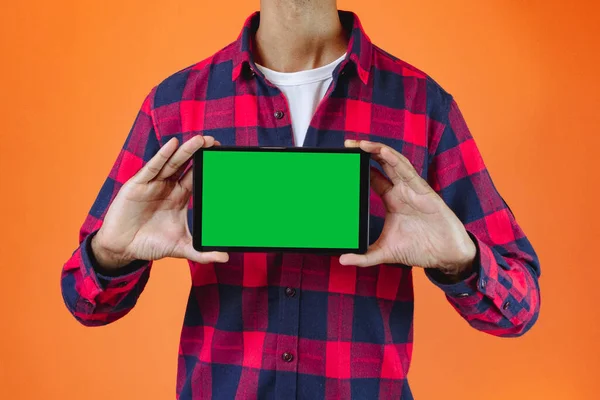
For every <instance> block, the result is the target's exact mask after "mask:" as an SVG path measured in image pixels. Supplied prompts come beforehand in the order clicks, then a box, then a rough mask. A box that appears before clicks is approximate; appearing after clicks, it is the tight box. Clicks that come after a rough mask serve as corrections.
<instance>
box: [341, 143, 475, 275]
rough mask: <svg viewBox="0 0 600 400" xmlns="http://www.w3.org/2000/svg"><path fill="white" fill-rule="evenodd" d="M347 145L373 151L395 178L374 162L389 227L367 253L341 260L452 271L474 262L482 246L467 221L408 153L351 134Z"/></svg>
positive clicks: (374, 183) (375, 182)
mask: <svg viewBox="0 0 600 400" xmlns="http://www.w3.org/2000/svg"><path fill="white" fill-rule="evenodd" d="M345 146H346V147H360V148H361V149H362V150H364V151H366V152H369V153H371V155H372V157H373V159H375V160H376V161H377V162H378V163H379V164H380V165H381V166H382V167H383V170H384V171H385V173H386V174H387V175H388V177H389V178H390V179H391V182H390V180H388V179H387V178H386V177H385V176H384V175H383V174H381V172H379V171H378V170H377V169H375V168H371V187H372V188H373V190H374V191H375V192H376V193H377V194H378V195H379V196H381V198H382V200H383V203H384V205H385V208H386V212H387V214H386V217H385V223H384V225H383V230H382V232H381V236H380V237H379V239H378V240H377V241H376V242H374V243H373V244H372V245H371V246H370V247H369V249H368V251H367V253H366V254H364V255H359V254H344V255H342V256H341V258H340V263H341V264H343V265H357V266H361V267H367V266H372V265H376V264H404V265H409V266H419V267H423V268H437V269H439V270H440V271H441V272H443V273H444V274H447V275H450V276H456V275H459V274H461V273H463V272H464V271H467V270H468V269H469V268H470V267H471V265H472V262H473V260H474V258H475V255H476V247H475V244H474V243H473V241H472V240H471V238H470V237H469V235H468V233H467V231H466V230H465V227H464V225H463V224H462V222H461V221H460V220H459V219H458V217H457V216H456V215H455V214H454V212H452V210H451V209H450V208H449V207H448V206H447V205H446V203H444V201H443V200H442V198H441V197H439V196H438V194H437V193H436V192H435V191H434V190H433V189H432V188H431V187H430V186H429V185H428V184H427V182H426V181H425V180H424V179H423V178H421V177H420V176H419V174H418V173H417V171H416V170H415V169H414V167H413V166H412V165H411V163H410V161H409V160H408V159H407V158H406V157H404V156H403V155H402V154H400V153H398V152H397V151H395V150H394V149H392V148H391V147H388V146H386V145H383V144H380V143H374V142H368V141H364V140H363V141H355V140H346V142H345Z"/></svg>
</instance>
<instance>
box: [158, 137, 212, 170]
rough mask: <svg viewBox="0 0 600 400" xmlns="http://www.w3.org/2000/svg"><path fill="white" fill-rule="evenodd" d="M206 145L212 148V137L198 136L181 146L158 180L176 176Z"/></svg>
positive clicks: (164, 167)
mask: <svg viewBox="0 0 600 400" xmlns="http://www.w3.org/2000/svg"><path fill="white" fill-rule="evenodd" d="M205 144H210V146H212V145H213V144H214V139H213V138H212V137H210V136H207V137H204V136H201V135H197V136H194V137H193V138H191V139H190V140H188V141H187V142H185V143H184V144H182V145H181V146H179V149H177V151H176V152H175V154H173V155H172V156H171V158H170V159H169V161H168V162H167V163H166V164H165V165H164V166H163V168H162V170H161V171H160V173H159V174H158V176H157V177H156V179H158V180H165V179H167V178H169V177H171V176H173V175H175V174H176V173H177V171H179V168H181V167H182V166H184V164H185V163H187V162H188V161H189V159H190V158H192V156H193V155H194V153H195V152H196V151H197V150H198V149H200V148H202V147H204V145H205Z"/></svg>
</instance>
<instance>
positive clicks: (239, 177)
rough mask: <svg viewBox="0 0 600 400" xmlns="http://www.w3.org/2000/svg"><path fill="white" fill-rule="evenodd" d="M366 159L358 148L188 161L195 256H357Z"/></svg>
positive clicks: (253, 151)
mask: <svg viewBox="0 0 600 400" xmlns="http://www.w3.org/2000/svg"><path fill="white" fill-rule="evenodd" d="M369 160H370V154H369V153H366V152H364V151H363V150H361V149H358V148H336V149H325V148H304V147H291V148H288V147H224V146H216V147H210V148H206V149H200V150H198V151H197V152H196V153H194V157H193V168H194V171H193V174H194V175H193V176H194V183H193V197H192V199H193V200H192V204H193V221H192V236H193V245H194V248H195V249H196V250H198V251H213V250H218V251H227V252H236V251H240V252H300V253H316V254H331V255H334V254H343V253H349V252H351V253H365V252H366V250H367V247H368V236H369V235H368V232H369V185H370V182H369Z"/></svg>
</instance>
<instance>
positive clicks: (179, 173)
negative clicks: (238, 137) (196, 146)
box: [169, 136, 221, 181]
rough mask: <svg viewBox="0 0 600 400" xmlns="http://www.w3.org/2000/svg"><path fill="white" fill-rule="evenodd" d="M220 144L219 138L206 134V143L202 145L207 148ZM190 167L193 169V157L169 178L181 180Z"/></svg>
mask: <svg viewBox="0 0 600 400" xmlns="http://www.w3.org/2000/svg"><path fill="white" fill-rule="evenodd" d="M220 145H221V142H219V141H218V140H214V138H213V137H212V136H204V144H203V145H202V148H207V147H212V146H220ZM190 169H192V160H191V159H189V160H187V161H186V162H185V163H183V165H182V166H181V167H179V169H178V170H177V172H175V173H174V174H173V175H171V176H170V177H169V179H173V180H176V181H177V180H180V179H182V178H183V175H184V174H185V173H186V172H187V171H189V170H190Z"/></svg>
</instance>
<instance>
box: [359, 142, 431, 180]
mask: <svg viewBox="0 0 600 400" xmlns="http://www.w3.org/2000/svg"><path fill="white" fill-rule="evenodd" d="M351 145H354V144H352V143H351ZM358 146H359V147H360V148H361V149H362V150H364V151H366V152H368V153H371V154H375V155H377V156H378V158H377V161H378V162H379V163H380V164H381V166H382V167H383V170H384V171H385V173H386V174H387V175H388V176H389V177H390V179H391V180H392V182H393V183H394V185H397V184H399V183H407V184H409V186H412V185H414V184H415V183H416V184H417V185H421V182H419V179H417V178H419V177H420V176H419V174H418V173H417V171H416V170H415V168H414V167H413V165H412V164H411V163H410V161H409V160H408V159H407V158H406V157H404V156H403V155H402V154H400V153H399V152H397V151H396V150H394V149H393V148H391V147H389V146H387V145H385V144H383V143H377V142H370V141H368V140H361V141H360V142H359V143H358ZM386 164H387V165H386Z"/></svg>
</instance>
